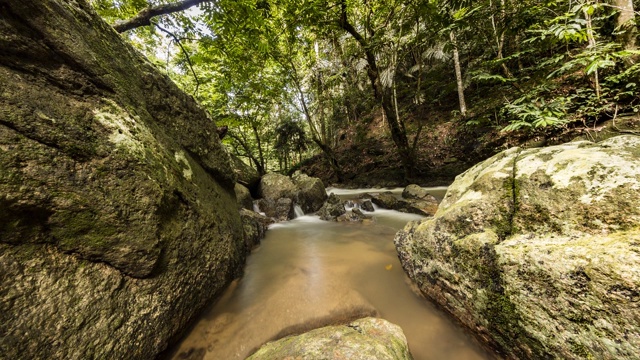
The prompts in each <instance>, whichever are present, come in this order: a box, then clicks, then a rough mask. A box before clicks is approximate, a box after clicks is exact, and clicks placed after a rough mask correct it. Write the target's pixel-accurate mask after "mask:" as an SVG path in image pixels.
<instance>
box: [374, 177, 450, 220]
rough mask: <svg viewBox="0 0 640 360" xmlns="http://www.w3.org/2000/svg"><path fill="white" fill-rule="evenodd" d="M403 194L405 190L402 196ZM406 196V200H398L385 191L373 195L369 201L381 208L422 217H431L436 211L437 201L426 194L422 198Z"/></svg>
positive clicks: (412, 195) (415, 195)
mask: <svg viewBox="0 0 640 360" xmlns="http://www.w3.org/2000/svg"><path fill="white" fill-rule="evenodd" d="M410 186H411V185H410ZM416 186H417V185H416ZM405 193H406V189H405V192H403V195H404V194H405ZM407 195H408V196H409V198H407V199H398V198H397V197H396V196H395V195H394V194H393V193H392V192H390V191H387V192H384V193H382V194H378V195H373V196H372V197H371V201H372V202H373V203H374V204H376V205H378V206H380V207H381V208H385V209H390V210H396V211H400V212H405V213H411V214H418V215H424V216H433V214H435V213H436V211H437V210H438V200H436V198H435V197H433V196H432V195H430V194H428V193H427V194H423V195H422V196H423V197H418V196H419V195H417V194H413V193H407Z"/></svg>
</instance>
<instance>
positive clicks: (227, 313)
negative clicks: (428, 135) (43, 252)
mask: <svg viewBox="0 0 640 360" xmlns="http://www.w3.org/2000/svg"><path fill="white" fill-rule="evenodd" d="M328 190H329V191H332V190H333V192H336V195H339V196H341V197H355V196H357V194H358V191H357V190H356V191H351V192H349V191H345V190H340V189H328ZM439 191H441V192H442V194H439V193H438V192H439ZM363 192H380V191H379V190H368V191H363ZM436 193H438V194H436ZM433 195H434V196H436V197H439V198H441V197H442V195H444V192H443V191H442V188H439V189H434V194H433ZM372 215H374V216H375V217H376V222H375V223H374V224H348V223H334V222H326V221H321V220H319V219H318V218H317V217H314V216H302V217H298V218H296V219H294V220H292V221H289V222H285V223H279V224H275V225H272V226H271V227H270V229H269V231H268V232H267V236H266V238H265V239H264V240H263V242H262V244H261V245H260V247H259V248H258V249H256V250H254V252H253V253H252V254H251V255H250V256H249V258H248V261H247V266H246V268H245V274H244V276H243V278H242V279H240V280H238V281H236V282H234V284H233V285H232V286H231V287H230V288H229V289H228V290H227V291H226V292H225V294H224V295H223V297H222V298H221V299H220V300H219V301H218V302H217V303H216V304H215V305H213V306H212V307H211V308H210V309H209V310H207V311H206V312H205V313H204V315H203V317H202V318H201V319H200V320H199V321H198V322H197V323H196V324H195V326H194V327H193V328H192V329H191V332H190V333H189V334H188V335H187V336H186V337H185V338H184V339H183V341H182V343H181V344H180V345H179V346H178V347H177V349H176V350H175V351H174V358H175V359H181V358H182V359H184V358H185V355H186V354H190V355H192V356H193V357H194V358H202V357H201V355H203V356H204V357H203V358H204V359H221V360H233V359H244V358H245V357H246V356H248V355H250V354H251V353H252V352H253V351H255V350H256V349H257V348H258V347H259V346H260V345H262V344H263V343H265V342H267V341H270V340H273V339H275V338H278V337H281V336H284V335H288V334H292V333H299V332H303V331H306V330H309V329H311V328H314V327H318V326H323V325H327V324H331V323H335V322H340V321H349V320H351V319H355V318H359V317H363V316H367V315H377V316H379V317H382V318H385V319H387V320H389V321H391V322H393V323H395V324H398V325H400V327H402V329H403V331H404V333H405V335H406V336H407V339H408V342H409V347H410V349H411V352H412V354H413V356H414V358H415V359H416V360H426V359H462V360H467V359H468V360H471V359H492V358H493V357H492V355H490V354H487V353H485V352H484V351H483V350H482V349H480V348H479V347H478V346H476V344H475V343H474V341H473V340H471V339H470V337H469V336H468V335H467V334H466V333H465V332H463V331H462V329H460V328H459V327H458V326H457V325H455V324H454V323H453V322H452V321H451V320H449V319H448V318H447V317H446V316H445V315H444V314H443V313H442V312H440V311H439V310H437V309H435V308H434V306H433V305H432V304H431V303H429V302H428V301H427V300H425V299H423V298H421V297H420V296H418V295H416V294H415V293H414V292H412V290H411V286H410V282H409V280H408V278H407V277H406V275H405V274H404V272H403V270H402V267H401V265H400V262H399V261H398V258H397V255H396V252H395V247H394V245H393V237H394V235H395V233H396V232H397V231H398V230H399V229H401V228H402V227H403V226H404V225H405V224H406V223H407V222H408V221H412V220H419V219H420V217H419V216H417V215H411V214H402V213H398V212H395V211H390V210H380V209H378V210H376V211H375V212H373V213H372Z"/></svg>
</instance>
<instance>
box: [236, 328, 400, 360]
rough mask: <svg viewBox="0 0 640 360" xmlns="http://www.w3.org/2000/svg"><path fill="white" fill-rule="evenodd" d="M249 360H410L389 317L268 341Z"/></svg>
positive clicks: (398, 329)
mask: <svg viewBox="0 0 640 360" xmlns="http://www.w3.org/2000/svg"><path fill="white" fill-rule="evenodd" d="M247 359H248V360H259V359H265V360H266V359H308V360H321V359H351V360H358V359H362V360H410V359H412V357H411V353H410V352H409V347H408V345H407V339H406V338H405V336H404V333H403V332H402V329H401V328H400V327H399V326H397V325H394V324H392V323H390V322H388V321H386V320H383V319H377V318H371V317H369V318H364V319H360V320H356V321H353V322H351V323H349V324H348V325H339V326H327V327H324V328H319V329H315V330H312V331H309V332H307V333H304V334H301V335H297V336H290V337H286V338H284V339H280V340H278V341H274V342H270V343H267V344H266V345H264V346H262V347H261V348H260V349H259V350H258V351H257V352H256V353H254V354H253V355H251V356H249V357H248V358H247Z"/></svg>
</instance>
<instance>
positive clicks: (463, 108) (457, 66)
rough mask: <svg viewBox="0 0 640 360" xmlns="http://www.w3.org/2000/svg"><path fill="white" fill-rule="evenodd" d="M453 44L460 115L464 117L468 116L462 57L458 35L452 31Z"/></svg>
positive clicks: (450, 34) (450, 35) (450, 36)
mask: <svg viewBox="0 0 640 360" xmlns="http://www.w3.org/2000/svg"><path fill="white" fill-rule="evenodd" d="M449 38H450V39H451V44H452V45H453V66H454V67H455V71H456V84H457V85H458V101H459V102H460V115H462V117H466V116H467V104H466V102H465V101H464V83H463V81H462V69H461V66H460V55H459V54H458V43H457V41H456V34H455V33H454V32H453V31H451V32H450V33H449Z"/></svg>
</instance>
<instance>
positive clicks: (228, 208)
mask: <svg viewBox="0 0 640 360" xmlns="http://www.w3.org/2000/svg"><path fill="white" fill-rule="evenodd" d="M0 19H1V20H0V49H2V51H0V289H2V290H0V334H2V335H1V336H0V354H1V355H0V357H2V358H7V359H111V358H112V359H123V358H127V359H150V358H154V357H156V356H157V354H158V353H160V352H161V351H163V350H164V349H165V348H166V347H167V344H168V342H169V341H170V339H172V338H175V336H176V335H178V334H179V333H180V332H181V331H182V330H183V329H184V328H185V327H186V326H187V324H189V322H190V320H191V319H192V318H193V317H194V315H195V314H197V313H198V312H199V310H200V309H202V308H203V307H204V306H205V305H206V304H208V303H209V302H210V301H211V300H212V298H214V297H215V296H216V295H217V294H219V293H221V291H223V289H224V287H225V286H226V285H227V284H228V283H229V282H230V281H231V280H232V279H233V278H234V277H235V276H236V275H237V274H238V273H239V271H240V270H241V268H242V265H243V263H244V258H245V255H246V245H245V241H244V239H243V230H242V228H243V226H242V223H241V220H240V216H239V214H238V212H237V203H236V200H235V195H234V193H233V187H234V182H235V179H234V176H233V171H232V169H231V167H230V165H229V160H228V159H229V157H228V155H227V154H226V152H225V150H224V148H223V147H222V144H221V143H220V139H219V137H218V133H217V131H216V130H217V129H216V127H215V125H214V123H213V122H212V121H211V119H210V118H209V117H208V115H207V113H206V112H205V111H204V110H203V109H202V108H200V107H199V106H198V104H197V103H196V102H195V101H194V100H193V98H192V97H191V96H189V95H187V94H185V93H184V92H182V91H181V90H179V88H178V87H177V86H176V85H175V84H174V83H172V82H171V81H170V80H169V78H168V77H167V76H165V75H163V74H162V73H161V72H159V71H158V70H157V69H156V68H154V67H153V66H152V65H151V64H150V62H149V61H148V60H146V59H144V58H142V57H141V55H139V53H138V52H137V51H136V50H135V49H134V48H133V47H132V46H130V45H128V44H126V43H125V42H123V40H122V39H121V38H120V36H119V35H118V34H117V33H116V32H115V31H114V30H113V28H111V26H109V25H108V24H106V23H105V22H103V21H102V19H101V18H100V17H99V16H98V15H97V14H96V13H95V12H94V10H93V8H92V7H91V6H90V5H89V4H88V3H86V2H85V1H84V0H73V1H70V0H39V1H24V0H3V1H2V2H0Z"/></svg>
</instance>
